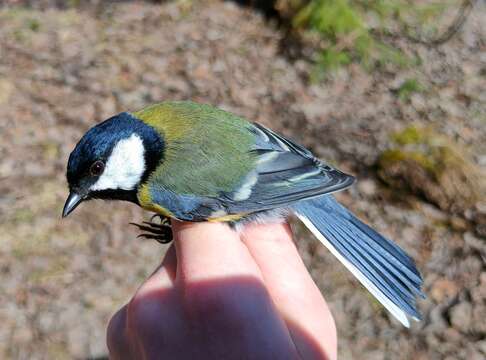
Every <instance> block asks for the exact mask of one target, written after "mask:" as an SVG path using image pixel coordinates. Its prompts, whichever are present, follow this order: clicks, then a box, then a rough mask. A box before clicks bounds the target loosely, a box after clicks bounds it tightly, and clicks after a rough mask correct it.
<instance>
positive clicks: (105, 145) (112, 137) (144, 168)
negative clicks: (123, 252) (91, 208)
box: [62, 101, 424, 327]
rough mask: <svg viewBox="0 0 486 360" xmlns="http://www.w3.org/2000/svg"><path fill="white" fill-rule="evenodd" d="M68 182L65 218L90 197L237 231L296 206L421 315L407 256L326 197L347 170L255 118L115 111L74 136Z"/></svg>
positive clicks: (180, 107) (394, 307) (353, 267)
mask: <svg viewBox="0 0 486 360" xmlns="http://www.w3.org/2000/svg"><path fill="white" fill-rule="evenodd" d="M67 181H68V183H69V190H70V194H69V197H68V198H67V200H66V204H65V206H64V209H63V213H62V215H63V217H65V216H67V215H68V214H69V213H71V212H72V211H73V210H74V209H75V208H76V206H78V205H79V204H80V203H81V202H82V201H85V200H89V199H93V198H99V199H108V200H113V199H115V200H126V201H130V202H132V203H135V204H138V205H139V206H141V207H142V208H144V209H146V210H149V211H152V212H155V213H156V214H159V215H160V216H163V217H167V218H173V219H177V220H182V221H219V222H227V223H228V224H229V225H230V226H233V227H234V228H235V229H236V230H238V229H239V228H241V227H243V226H244V225H245V224H247V223H248V222H252V221H258V222H268V221H276V220H278V219H283V218H285V217H286V216H287V215H288V214H290V213H293V214H295V215H296V216H297V217H298V218H299V219H300V220H301V221H302V222H303V223H304V224H305V225H306V226H307V227H308V228H309V229H310V231H311V232H312V233H313V234H314V235H315V236H316V237H317V238H318V239H319V240H320V241H321V242H322V243H323V244H324V245H325V246H326V247H327V248H328V249H329V250H330V251H331V252H332V253H333V254H334V255H335V256H336V257H337V258H338V259H339V260H340V261H341V262H342V263H343V264H344V266H345V267H346V268H348V270H350V271H351V272H352V273H353V274H354V275H355V276H356V277H357V278H358V280H359V281H360V282H361V283H362V284H363V285H364V286H365V287H366V288H367V289H368V290H369V291H370V292H371V293H372V294H373V295H374V296H375V297H376V298H377V299H378V301H380V302H381V303H382V304H383V305H384V306H385V307H386V308H387V309H388V310H389V311H390V312H391V313H392V314H393V316H394V317H395V318H397V319H398V320H399V321H400V322H401V323H402V324H403V325H405V326H407V327H408V326H409V320H408V318H409V317H411V318H412V319H414V320H419V319H420V313H419V311H418V310H417V306H416V296H417V295H418V296H421V297H424V295H423V293H422V291H421V286H422V282H423V281H422V277H421V276H420V273H419V271H418V270H417V268H416V265H415V263H414V261H413V259H412V258H411V257H409V256H408V255H407V254H406V253H405V252H404V251H403V250H402V249H401V248H399V247H398V246H397V245H396V244H394V243H393V242H391V241H390V240H388V239H387V238H385V237H383V236H382V235H380V234H378V233H377V232H376V231H375V230H373V229H372V228H370V227H369V226H368V225H366V224H364V223H363V222H361V221H360V220H359V219H358V218H356V217H355V216H354V215H353V214H352V213H351V212H349V211H348V210H347V209H346V208H344V207H343V206H342V205H341V204H339V203H338V202H337V201H336V200H335V198H334V197H333V196H332V195H331V194H332V193H334V192H336V191H339V190H342V189H345V188H347V187H349V186H351V185H352V184H353V182H354V178H353V177H352V176H350V175H347V174H345V173H343V172H341V171H339V170H337V169H336V168H333V167H331V166H329V165H328V164H326V163H324V162H323V161H321V160H319V159H317V158H316V157H315V156H314V155H313V154H312V153H311V152H310V151H309V150H307V149H305V148H304V147H303V146H301V145H299V144H297V143H295V142H294V141H292V140H289V139H287V138H285V137H283V136H281V135H279V134H276V133H275V132H273V131H272V130H270V129H268V128H266V127H264V126H262V125H260V124H257V123H251V122H248V121H247V120H245V119H243V118H241V117H239V116H236V115H234V114H231V113H229V112H226V111H223V110H220V109H218V108H215V107H212V106H209V105H203V104H198V103H194V102H188V101H180V102H173V101H170V102H163V103H159V104H155V105H152V106H149V107H146V108H144V109H142V110H140V111H137V112H133V113H129V112H122V113H120V114H118V115H115V116H113V117H111V118H109V119H108V120H105V121H104V122H102V123H100V124H98V125H96V126H94V127H93V128H91V129H90V130H89V131H88V132H87V133H86V134H85V135H84V136H83V137H82V138H81V140H80V141H79V143H78V144H77V145H76V147H75V149H74V150H73V152H72V153H71V155H70V156H69V161H68V166H67ZM140 227H141V228H142V230H147V231H149V233H155V235H154V237H155V238H157V239H158V240H160V241H164V240H165V239H167V238H168V236H169V235H170V229H168V228H167V223H166V222H163V223H161V224H158V225H157V224H154V223H149V224H146V225H143V226H142V225H140ZM168 240H170V239H168Z"/></svg>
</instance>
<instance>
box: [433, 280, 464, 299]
mask: <svg viewBox="0 0 486 360" xmlns="http://www.w3.org/2000/svg"><path fill="white" fill-rule="evenodd" d="M458 291H459V287H458V286H457V284H456V283H455V282H453V281H451V280H448V279H440V280H437V281H436V282H435V283H434V285H433V286H432V289H431V291H430V296H431V297H432V299H434V300H435V301H436V302H437V303H442V302H443V301H444V300H445V299H446V298H448V299H451V298H453V297H454V296H456V295H457V292H458Z"/></svg>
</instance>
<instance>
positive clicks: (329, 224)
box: [292, 195, 425, 327]
mask: <svg viewBox="0 0 486 360" xmlns="http://www.w3.org/2000/svg"><path fill="white" fill-rule="evenodd" d="M292 209H293V211H294V213H295V214H296V215H297V217H298V218H299V219H300V220H301V221H302V222H303V223H304V224H305V225H306V226H307V227H308V228H309V230H310V231H312V233H313V234H314V235H315V236H316V237H317V238H318V239H319V240H320V241H321V242H322V243H323V244H324V245H325V246H326V247H327V248H328V249H329V250H330V251H331V253H333V254H334V255H335V256H336V257H337V258H338V259H339V260H340V261H341V262H342V263H343V264H344V266H346V267H347V268H348V270H349V271H351V272H352V273H353V275H354V276H356V277H357V278H358V280H359V281H360V282H361V283H362V284H363V285H364V286H365V287H366V288H367V289H368V290H369V291H370V292H371V293H372V294H373V295H374V296H375V297H376V298H377V299H378V301H379V302H381V303H382V304H383V306H385V308H386V309H387V310H388V311H390V312H391V313H392V314H393V316H395V318H397V319H398V320H399V321H400V322H401V323H402V324H403V325H405V326H406V327H409V325H410V324H409V321H408V317H407V315H408V316H411V317H412V318H413V319H414V320H420V313H419V312H418V311H417V307H416V303H415V297H416V295H419V296H421V297H425V296H424V294H423V293H422V291H421V289H420V288H421V285H422V277H421V276H420V273H419V272H418V270H417V267H416V266H415V262H414V261H413V259H412V258H410V257H409V256H408V255H407V254H406V253H405V252H404V251H403V250H402V249H400V248H399V247H398V246H397V245H396V244H394V243H393V242H391V241H390V240H388V239H386V238H385V237H383V236H382V235H380V234H378V233H377V232H376V231H375V230H373V229H372V228H370V227H369V226H368V225H366V224H364V223H362V222H361V221H360V220H359V219H358V218H356V217H355V216H354V215H353V214H351V213H350V212H349V211H348V210H346V208H344V207H343V206H342V205H341V204H339V203H338V202H337V201H336V200H335V199H334V197H333V196H331V195H326V196H321V197H318V198H314V199H310V200H305V201H302V202H299V203H297V204H295V205H293V206H292Z"/></svg>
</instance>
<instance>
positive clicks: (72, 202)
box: [62, 191, 83, 218]
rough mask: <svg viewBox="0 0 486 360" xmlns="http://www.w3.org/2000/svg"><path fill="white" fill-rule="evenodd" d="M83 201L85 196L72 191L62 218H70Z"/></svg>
mask: <svg viewBox="0 0 486 360" xmlns="http://www.w3.org/2000/svg"><path fill="white" fill-rule="evenodd" d="M82 201H83V196H81V195H79V194H76V193H75V192H72V191H71V192H70V193H69V196H68V198H67V199H66V203H65V204H64V209H62V217H63V218H64V217H66V216H68V215H69V214H70V213H71V212H72V211H73V210H74V209H76V207H77V206H78V205H79V204H80V203H81V202H82Z"/></svg>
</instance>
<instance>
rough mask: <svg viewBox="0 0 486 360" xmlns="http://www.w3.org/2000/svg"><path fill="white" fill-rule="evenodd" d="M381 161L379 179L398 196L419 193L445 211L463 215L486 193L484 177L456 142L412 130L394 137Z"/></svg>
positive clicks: (433, 132) (416, 127)
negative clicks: (391, 144)
mask: <svg viewBox="0 0 486 360" xmlns="http://www.w3.org/2000/svg"><path fill="white" fill-rule="evenodd" d="M391 137H392V140H393V146H391V147H390V148H389V149H387V150H385V151H384V152H383V153H382V154H381V155H380V156H379V159H378V163H377V165H378V175H379V177H380V178H381V179H382V180H383V181H384V182H385V183H387V184H388V185H389V186H390V187H392V188H394V189H396V190H397V191H396V193H397V194H401V193H403V194H407V193H410V192H412V193H415V194H418V195H420V196H423V197H425V198H426V199H427V200H429V201H430V202H432V203H434V204H436V205H437V206H438V207H439V208H441V209H443V210H451V211H453V212H457V211H458V212H461V211H464V210H465V209H467V208H469V207H471V206H473V205H474V204H475V203H476V202H477V201H479V199H480V198H481V194H482V193H483V192H484V191H485V190H484V189H485V181H484V179H485V176H484V173H483V172H482V171H481V169H480V168H478V167H477V166H476V165H475V164H474V163H472V162H471V161H470V160H469V157H468V155H467V154H466V153H465V152H464V150H462V149H461V148H460V147H459V146H458V145H457V144H456V143H455V142H454V141H453V140H452V139H450V138H448V137H446V136H444V135H441V134H438V133H437V132H435V131H434V130H433V129H431V128H427V127H424V128H421V127H418V126H410V127H407V128H405V129H404V130H402V131H400V132H398V133H395V134H392V136H391Z"/></svg>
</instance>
